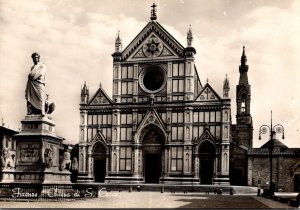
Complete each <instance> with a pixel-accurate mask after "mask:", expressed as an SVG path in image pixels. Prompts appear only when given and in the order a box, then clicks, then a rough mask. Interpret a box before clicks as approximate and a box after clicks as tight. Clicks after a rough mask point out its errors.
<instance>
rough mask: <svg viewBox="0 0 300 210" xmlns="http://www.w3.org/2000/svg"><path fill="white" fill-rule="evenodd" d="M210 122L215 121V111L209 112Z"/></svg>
mask: <svg viewBox="0 0 300 210" xmlns="http://www.w3.org/2000/svg"><path fill="white" fill-rule="evenodd" d="M210 122H216V112H210Z"/></svg>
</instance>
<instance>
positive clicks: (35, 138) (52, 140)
mask: <svg viewBox="0 0 300 210" xmlns="http://www.w3.org/2000/svg"><path fill="white" fill-rule="evenodd" d="M21 122H22V131H21V132H20V133H19V134H17V135H15V136H14V138H15V139H16V142H17V154H16V168H15V171H14V174H15V179H14V182H17V183H28V182H29V183H45V184H50V183H51V184H71V181H70V178H71V172H70V171H67V170H63V171H61V170H60V169H59V150H60V149H63V145H62V141H63V138H61V137H59V136H57V135H56V134H55V124H54V122H53V121H52V119H51V118H50V117H49V116H41V115H27V116H26V117H25V119H24V120H22V121H21Z"/></svg>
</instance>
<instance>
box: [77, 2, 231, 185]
mask: <svg viewBox="0 0 300 210" xmlns="http://www.w3.org/2000/svg"><path fill="white" fill-rule="evenodd" d="M150 19H151V20H150V22H149V23H148V24H147V25H146V26H145V27H144V28H143V29H142V31H141V32H140V33H139V34H138V35H137V36H136V37H135V38H134V39H133V40H132V42H131V43H130V44H129V45H128V46H127V47H126V48H125V49H124V50H122V42H121V39H120V36H119V35H118V36H117V38H116V41H115V52H114V53H113V54H112V57H113V69H112V71H113V95H112V98H110V97H109V96H108V95H107V94H106V92H105V90H104V89H103V88H102V87H101V86H100V87H99V89H98V91H96V93H94V94H93V96H91V97H89V90H88V87H87V85H86V84H84V86H83V88H82V90H81V103H80V142H79V177H78V181H79V182H88V181H92V182H93V181H94V182H111V183H113V182H119V183H122V182H123V183H124V182H127V183H128V182H129V183H170V184H171V183H187V184H189V183H194V184H229V182H230V180H229V162H230V158H229V156H230V154H229V149H230V138H231V134H230V132H231V113H230V110H231V105H230V98H229V82H228V80H227V78H226V79H225V82H224V91H223V97H221V96H220V95H219V94H218V93H216V91H215V90H214V89H213V87H211V85H210V84H209V83H208V82H207V83H206V84H205V85H202V84H201V82H200V78H199V76H198V73H197V69H196V66H195V60H194V55H195V54H196V50H195V49H194V48H193V46H192V40H193V35H192V30H191V29H189V30H188V32H187V46H186V47H184V46H183V45H181V44H180V43H179V42H178V41H177V40H176V39H175V38H174V37H173V36H172V35H171V34H169V33H168V32H167V31H166V30H165V29H164V28H163V27H162V26H161V25H160V24H159V23H158V21H157V18H156V10H155V7H153V9H152V11H151V18H150Z"/></svg>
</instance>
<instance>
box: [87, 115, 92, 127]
mask: <svg viewBox="0 0 300 210" xmlns="http://www.w3.org/2000/svg"><path fill="white" fill-rule="evenodd" d="M88 125H93V115H88Z"/></svg>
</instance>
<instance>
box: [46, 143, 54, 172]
mask: <svg viewBox="0 0 300 210" xmlns="http://www.w3.org/2000/svg"><path fill="white" fill-rule="evenodd" d="M44 158H45V167H46V168H50V167H52V165H53V149H52V148H46V149H45V152H44Z"/></svg>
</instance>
